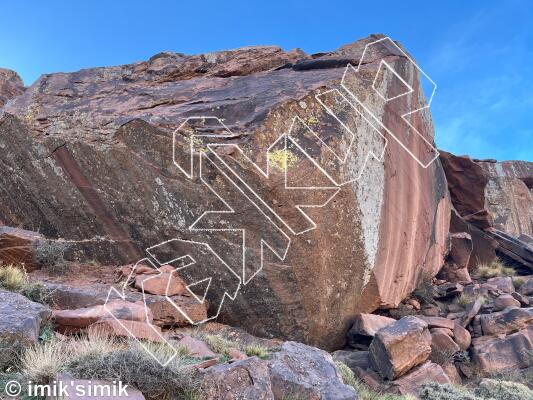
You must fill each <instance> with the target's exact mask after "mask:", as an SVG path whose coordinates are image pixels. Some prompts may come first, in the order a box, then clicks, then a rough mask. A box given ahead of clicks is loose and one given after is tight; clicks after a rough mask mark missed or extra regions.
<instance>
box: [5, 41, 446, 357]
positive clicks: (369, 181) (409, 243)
mask: <svg viewBox="0 0 533 400" xmlns="http://www.w3.org/2000/svg"><path fill="white" fill-rule="evenodd" d="M374 42H376V43H374ZM371 43H374V44H372V45H371ZM367 45H371V47H370V48H369V50H368V51H366V52H364V50H365V47H367ZM367 48H368V47H367ZM363 54H364V57H365V58H364V60H362V62H361V67H360V68H359V69H358V70H357V71H356V70H355V69H353V68H351V69H348V70H347V73H346V74H345V72H346V65H347V64H348V63H351V64H352V65H359V62H360V61H361V57H362V56H363ZM384 59H387V65H388V66H390V68H392V69H393V70H394V71H395V73H398V75H395V74H394V73H390V72H386V71H387V69H385V70H384V69H383V68H382V66H383V64H382V60H384ZM384 71H385V72H386V73H383V72H384ZM396 76H400V77H401V78H402V79H396V78H395V77H396ZM374 78H376V79H377V80H376V79H374ZM421 79H422V78H421V77H420V76H419V72H418V69H417V68H416V66H415V65H413V64H412V63H411V61H410V58H408V57H406V54H405V53H404V52H403V51H402V49H401V47H399V46H397V45H396V44H395V43H393V42H392V41H390V40H388V39H385V38H384V37H383V36H381V35H373V36H371V37H369V38H366V39H363V40H361V41H358V42H356V43H353V44H350V45H347V46H343V47H342V48H339V49H338V50H336V51H332V52H328V53H324V54H322V55H320V56H317V57H311V56H308V55H306V54H304V53H303V52H301V51H293V52H286V51H283V50H282V49H280V48H276V47H253V48H243V49H237V50H231V51H222V52H215V53H210V54H208V55H195V56H184V55H181V54H174V53H164V54H160V55H157V56H155V57H153V58H151V59H150V60H147V61H144V62H139V63H135V64H131V65H124V66H118V67H106V68H92V69H84V70H82V71H78V72H73V73H57V74H46V75H43V76H42V77H41V78H40V79H39V80H38V81H37V82H36V83H35V84H34V85H32V86H31V87H30V88H28V89H27V90H26V91H25V92H24V93H23V94H22V95H19V96H18V97H16V98H14V99H13V100H12V101H10V102H9V103H8V104H7V105H5V106H4V107H3V108H2V112H1V113H0V114H2V117H1V119H0V147H1V148H2V149H3V151H2V154H0V159H1V162H2V165H5V168H11V169H13V170H17V174H16V175H15V174H2V175H0V186H1V187H2V188H3V189H4V190H5V191H6V192H7V193H12V194H16V195H13V196H7V198H3V199H2V207H0V219H1V220H2V221H4V222H6V223H13V224H15V223H16V222H17V221H21V220H29V221H31V222H32V223H33V224H34V225H35V226H39V227H41V229H42V232H43V234H45V235H47V236H60V237H63V238H65V239H67V240H70V241H72V243H73V246H74V247H75V248H74V249H73V250H72V251H73V252H74V251H75V253H76V254H78V255H84V256H85V257H90V259H97V260H99V261H104V262H109V260H113V263H120V264H129V263H135V262H137V261H138V260H140V259H142V258H144V257H145V256H146V254H145V249H147V248H152V247H153V246H154V245H157V244H158V243H161V242H163V241H165V242H166V241H168V240H169V239H171V238H178V239H180V240H189V242H188V243H189V244H190V243H192V242H195V243H203V244H207V245H209V246H210V248H211V249H213V251H215V252H216V253H217V254H219V255H220V258H216V257H214V258H215V259H216V260H218V264H217V265H218V267H217V271H218V272H220V271H223V272H224V274H225V275H224V276H222V275H218V274H217V275H215V277H217V278H220V280H222V282H218V283H215V282H214V283H213V284H212V285H211V286H210V287H209V290H208V293H207V300H208V301H209V305H210V309H209V310H208V317H213V316H216V314H217V312H218V311H219V309H220V312H221V314H220V317H221V318H224V321H226V322H227V323H230V324H234V325H240V326H243V327H247V328H250V329H254V332H257V334H259V335H264V336H276V337H283V338H291V339H293V340H300V341H304V340H306V341H308V342H310V343H313V344H316V345H320V346H321V347H323V348H339V346H341V345H342V344H343V343H344V341H345V333H346V327H347V326H348V324H349V322H350V320H351V318H352V317H353V315H355V314H356V313H358V312H372V311H373V310H375V309H377V308H378V307H380V306H383V307H395V306H397V305H398V304H399V303H400V302H401V301H402V300H403V299H404V298H405V297H406V296H407V295H408V294H409V293H410V292H412V291H413V289H414V288H415V287H416V285H417V283H418V280H419V277H420V276H421V275H423V274H424V275H435V274H436V273H437V271H438V270H439V269H440V267H441V265H442V262H443V258H444V255H445V253H446V251H447V246H446V241H447V236H448V231H449V229H448V227H449V221H450V217H449V213H450V199H449V194H448V191H447V189H446V184H445V176H444V172H443V170H442V167H441V164H440V162H439V161H438V160H435V157H436V156H437V153H436V150H435V148H434V145H433V142H434V140H433V135H434V132H433V126H432V123H431V118H430V115H429V112H428V109H427V108H426V107H425V106H426V105H427V104H426V102H425V97H424V96H423V93H422V89H421V88H422V86H423V84H422V82H421ZM343 80H344V81H343ZM374 81H375V82H376V85H378V83H379V87H380V92H376V90H375V88H374V87H373V82H374ZM403 82H406V83H407V84H408V85H410V86H411V87H413V88H415V89H414V90H413V91H412V93H406V94H405V95H403V96H400V97H398V98H396V96H394V99H392V100H390V101H387V102H386V103H384V102H383V98H387V97H389V94H393V93H398V92H400V91H401V90H403V89H404V88H405V87H404V84H403ZM324 93H326V94H324ZM337 93H339V94H343V95H342V96H340V95H337ZM320 95H322V97H318V98H317V96H320ZM359 97H361V99H360V100H361V101H365V102H368V105H369V106H371V108H372V112H373V114H374V115H375V118H376V120H375V124H377V125H378V126H381V125H382V126H383V128H380V129H379V130H376V129H374V126H373V125H371V124H369V123H368V121H369V119H368V118H366V117H365V118H361V115H360V114H359V111H358V110H357V108H354V107H353V105H354V104H356V103H357V100H355V99H356V98H359ZM66 98H68V102H65V99H66ZM318 99H320V100H321V101H322V102H320V101H318ZM345 99H346V100H345ZM350 102H351V103H350ZM213 104H216V105H217V106H216V107H213ZM414 109H419V110H420V112H417V113H414V114H410V116H411V117H412V118H411V119H410V121H409V123H406V121H405V120H404V119H402V118H401V115H405V114H406V113H407V112H410V111H413V110H414ZM332 113H333V114H335V117H333V116H332V115H331V114H332ZM206 115H208V116H211V117H212V118H207V119H206V118H203V119H202V118H200V119H196V120H188V121H187V122H186V124H183V123H184V121H185V119H186V118H188V117H191V116H206ZM296 116H297V117H298V118H300V120H301V121H303V123H298V121H299V120H296V121H297V123H296V125H294V127H293V128H292V129H291V126H292V123H293V121H295V117H296ZM337 117H339V118H338V119H336V118H337ZM217 118H218V119H217ZM369 118H371V120H372V121H374V119H372V118H373V117H369ZM222 121H223V124H222ZM339 121H341V122H339ZM307 122H308V123H307ZM309 124H310V125H311V126H312V131H311V129H308V128H309ZM412 126H414V127H415V128H416V129H417V131H418V133H414V131H413V130H412V128H411V127H412ZM229 130H231V132H230V131H229ZM289 131H290V132H291V135H292V136H291V137H296V138H301V139H304V141H305V142H306V143H307V144H308V145H309V146H311V147H310V148H306V149H303V150H301V149H297V148H293V149H291V150H290V151H291V155H292V156H294V157H291V163H290V164H291V165H286V166H285V165H284V164H283V162H281V163H280V159H279V152H280V151H283V150H281V149H278V148H277V147H271V146H272V145H273V144H275V145H280V146H281V145H282V143H281V142H282V141H279V138H280V136H281V135H282V134H286V133H288V132H289ZM389 132H392V133H393V134H390V133H389ZM203 133H206V134H208V136H205V137H203V136H202V137H200V136H199V134H203ZM223 133H226V134H223ZM315 133H316V135H317V136H318V137H319V138H326V137H327V146H323V145H322V144H323V143H324V141H322V140H320V141H319V140H315V139H316V137H315V136H313V135H314V134H315ZM382 133H383V134H384V135H385V136H383V135H382ZM211 134H215V136H216V138H214V137H213V135H211ZM209 135H211V136H209ZM352 137H353V139H354V140H353V145H351V146H349V147H346V145H347V144H349V143H351V142H352V141H351V138H352ZM209 138H211V139H213V143H210V144H211V145H215V146H210V147H209V146H208V145H207V142H208V141H210V140H211V139H209ZM174 139H175V140H174ZM308 139H311V140H308ZM214 142H217V143H214ZM191 144H192V145H193V148H194V149H193V151H194V150H195V149H196V154H204V155H205V156H201V157H194V160H193V161H195V162H194V163H193V164H194V174H193V175H194V179H189V177H188V172H187V174H186V173H184V171H183V170H180V169H179V168H178V165H179V166H182V167H184V166H190V161H191V157H190V156H191ZM228 145H229V146H228ZM214 147H216V149H215V148H214ZM406 148H407V149H409V151H406ZM269 149H270V150H271V151H269ZM304 150H305V152H304ZM228 151H230V152H231V154H230V153H229V152H228ZM273 151H277V153H274V156H275V155H276V154H277V155H278V157H277V162H276V158H275V157H271V156H269V154H272V153H273ZM333 153H334V154H336V155H340V156H341V157H334V156H333V157H332V155H333ZM341 153H342V154H341ZM370 153H372V154H374V155H375V156H376V157H370V158H368V160H369V162H368V163H364V162H365V160H366V159H367V156H368V155H369V154H370ZM6 154H10V155H14V156H13V157H11V156H10V157H7V156H5V155H6ZM282 154H283V153H282ZM382 154H383V159H381V155H382ZM45 155H51V156H50V157H46V156H45ZM208 155H209V157H211V158H213V157H215V161H214V162H213V163H211V162H210V161H206V159H207V157H208ZM344 155H346V156H347V157H346V158H345V157H344ZM20 160H25V162H20ZM200 160H204V161H205V164H204V165H203V167H204V168H203V169H202V171H203V173H205V174H207V175H209V177H210V179H207V180H202V179H196V178H198V173H199V169H198V164H199V161H200ZM282 160H283V157H282ZM335 160H346V161H345V162H342V163H340V162H337V161H335ZM26 161H27V162H26ZM196 161H198V163H197V162H196ZM222 161H224V163H225V164H224V163H222ZM252 161H253V162H254V163H256V165H257V166H258V168H260V169H263V170H264V169H265V168H266V165H267V163H268V165H270V166H271V168H270V169H269V171H270V175H269V177H268V178H267V177H265V176H264V175H263V174H262V173H260V172H259V170H258V168H257V167H256V166H254V165H253V164H252V163H251V162H252ZM330 161H331V162H330ZM214 163H217V164H216V165H215V164H214ZM316 163H318V164H320V165H324V166H325V167H327V168H328V173H327V174H325V173H324V171H325V170H324V171H323V170H321V169H319V168H317V167H316ZM363 163H364V166H363ZM218 167H221V168H222V170H220V169H218ZM280 167H281V168H280ZM285 167H287V168H285ZM284 169H286V170H287V171H286V172H287V176H288V179H289V181H290V182H298V183H301V184H303V185H312V186H314V187H316V186H317V185H318V186H320V187H324V188H327V189H324V190H322V189H320V190H286V188H285V186H284V185H283V184H282V182H283V177H284V176H285V174H284V172H285V171H284ZM230 170H231V171H230ZM237 177H238V178H237ZM211 178H212V179H211ZM237 179H238V181H241V180H242V182H244V183H242V184H241V183H239V182H235V180H237ZM21 180H22V181H24V182H25V183H26V184H25V185H20V181H21ZM332 181H334V182H332ZM347 182H350V183H349V184H346V185H341V184H343V183H347ZM280 183H281V184H280ZM210 185H212V186H210ZM240 186H244V187H247V188H249V190H251V191H253V193H254V194H252V195H251V196H247V195H246V194H243V193H242V192H241V191H240V190H239V188H238V187H240ZM57 188H61V190H60V191H58V190H57ZM339 188H340V191H339V190H338V189H339ZM214 192H215V193H216V194H217V195H219V196H220V197H222V198H223V199H224V202H225V203H226V204H231V207H232V208H233V209H234V210H236V211H235V212H230V213H225V214H216V216H215V215H214V214H212V213H211V214H210V213H209V212H210V211H213V210H220V209H221V207H219V205H220V204H222V203H220V204H219V202H220V198H217V195H215V194H214ZM336 193H338V194H336ZM249 194H250V193H249ZM330 195H331V196H333V195H335V198H334V199H333V201H328V199H329V198H330ZM302 204H308V205H324V207H318V208H317V207H314V208H303V207H299V205H302ZM297 205H298V207H297ZM256 206H258V207H256ZM302 212H304V213H306V212H308V213H309V218H311V220H312V222H311V221H310V220H309V219H308V218H306V216H307V214H305V215H304V214H303V213H302ZM265 213H266V214H267V215H270V216H266V215H265ZM271 214H272V215H271ZM201 215H204V216H205V217H206V218H205V219H204V220H203V221H199V224H197V227H198V228H200V225H201V224H202V223H203V224H204V225H203V228H205V229H197V230H192V229H189V228H190V227H191V226H192V225H193V223H196V221H197V219H198V216H201ZM217 218H221V219H217ZM156 222H157V223H156ZM220 226H223V227H225V228H227V227H231V228H232V229H242V230H243V232H245V233H246V247H245V248H243V241H242V237H240V235H236V234H235V235H234V234H231V233H228V231H224V232H221V231H217V230H213V229H212V228H215V227H216V228H218V227H220ZM287 226H288V227H290V229H287ZM315 226H316V229H315V228H314V227H315ZM307 228H310V229H309V230H308V231H306V234H305V235H299V233H300V232H301V231H304V230H307ZM285 231H287V232H289V235H288V236H285V235H284V234H283V233H284V232H285ZM303 236H305V238H303ZM289 242H290V246H289ZM265 243H268V244H269V245H270V248H272V249H275V251H274V252H271V251H269V250H268V249H267V247H265V246H264V244H265ZM202 246H203V245H202ZM196 247H197V248H196V251H197V252H198V253H201V250H202V249H198V246H196ZM204 248H205V247H204ZM263 249H264V250H265V258H264V260H263V262H261V256H260V255H261V254H262V250H263ZM178 250H179V251H178ZM178 250H176V252H174V253H177V254H168V256H169V257H168V258H160V261H161V264H165V263H167V261H170V260H175V259H179V257H182V256H186V255H189V253H187V252H188V251H189V249H183V247H182V248H180V249H178ZM243 250H244V251H243ZM274 253H275V254H274ZM206 254H207V253H204V254H203V255H206ZM243 254H244V255H245V257H246V260H245V261H246V262H245V263H243V259H242V257H243ZM207 255H209V254H207ZM285 255H286V256H285ZM281 256H283V257H281ZM206 257H207V256H206ZM280 257H281V258H280ZM193 258H194V257H193ZM195 260H196V264H195V266H194V268H188V270H187V272H190V275H189V276H184V275H183V276H182V271H181V270H180V276H182V279H183V280H184V281H185V282H186V283H187V285H191V284H192V283H197V282H198V281H202V279H208V278H210V277H212V276H213V274H212V273H211V271H212V268H213V265H214V263H213V262H206V260H205V259H201V258H200V259H195ZM220 260H223V263H222V262H221V261H220ZM224 263H225V265H224ZM226 265H227V267H226ZM243 265H244V266H245V269H244V270H243ZM194 274H197V275H201V276H192V275H194ZM252 276H253V279H251V280H250V281H249V282H248V280H249V278H251V277H252ZM204 282H206V281H204ZM241 283H247V284H246V286H244V285H240V284H241ZM197 288H198V287H197ZM332 288H333V289H332ZM198 289H199V288H198ZM238 289H239V290H238ZM237 290H238V293H235V292H236V291H237ZM332 290H333V292H332ZM226 293H227V294H228V295H230V297H233V294H237V295H236V296H235V299H234V300H232V301H230V300H229V297H228V296H225V294H226ZM222 299H225V301H224V303H223V307H222V308H219V306H220V304H221V303H222ZM249 310H253V311H254V312H249Z"/></svg>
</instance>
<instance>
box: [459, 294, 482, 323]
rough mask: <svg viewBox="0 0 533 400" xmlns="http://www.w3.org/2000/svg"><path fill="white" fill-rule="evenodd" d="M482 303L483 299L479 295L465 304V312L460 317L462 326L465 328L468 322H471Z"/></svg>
mask: <svg viewBox="0 0 533 400" xmlns="http://www.w3.org/2000/svg"><path fill="white" fill-rule="evenodd" d="M482 305H483V300H482V299H481V297H477V298H476V299H475V300H474V301H473V302H471V303H470V304H468V305H467V306H466V310H465V313H464V315H463V316H462V317H461V326H462V327H463V328H466V327H467V326H468V325H469V324H470V322H472V320H473V319H474V317H475V316H476V315H477V314H478V313H479V311H480V310H481V306H482Z"/></svg>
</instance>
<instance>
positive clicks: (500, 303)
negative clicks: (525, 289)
mask: <svg viewBox="0 0 533 400" xmlns="http://www.w3.org/2000/svg"><path fill="white" fill-rule="evenodd" d="M520 305H521V304H520V301H518V300H516V299H515V298H514V296H512V295H510V294H502V295H501V296H498V298H496V299H495V300H494V304H493V306H494V311H501V310H505V309H506V308H507V307H520Z"/></svg>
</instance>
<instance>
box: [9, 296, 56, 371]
mask: <svg viewBox="0 0 533 400" xmlns="http://www.w3.org/2000/svg"><path fill="white" fill-rule="evenodd" d="M50 314H51V311H50V309H49V308H48V307H46V306H44V305H42V304H39V303H35V302H33V301H30V300H28V299H27V298H26V297H24V296H22V295H20V294H18V293H13V292H8V291H5V290H1V289H0V365H1V366H5V365H6V364H8V363H10V362H13V361H14V360H16V359H17V356H19V355H20V352H21V351H22V350H23V349H24V348H26V347H27V346H29V345H32V344H33V343H36V342H37V339H38V338H39V331H40V329H41V326H42V325H43V323H44V322H46V321H47V320H48V318H49V317H50Z"/></svg>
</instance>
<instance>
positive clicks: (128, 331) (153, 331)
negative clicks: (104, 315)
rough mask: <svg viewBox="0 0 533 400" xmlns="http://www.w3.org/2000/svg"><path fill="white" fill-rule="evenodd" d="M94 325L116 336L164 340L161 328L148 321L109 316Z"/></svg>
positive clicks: (154, 340)
mask: <svg viewBox="0 0 533 400" xmlns="http://www.w3.org/2000/svg"><path fill="white" fill-rule="evenodd" d="M92 326H97V327H99V328H100V329H102V330H103V331H104V332H108V333H109V334H111V335H114V336H120V337H125V338H129V337H134V338H137V339H139V340H148V341H150V342H163V341H164V337H163V333H162V332H161V328H160V327H158V326H155V325H152V324H149V323H147V322H140V321H129V320H125V319H119V320H116V319H113V318H108V319H104V320H101V321H98V322H96V323H95V324H93V325H92Z"/></svg>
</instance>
